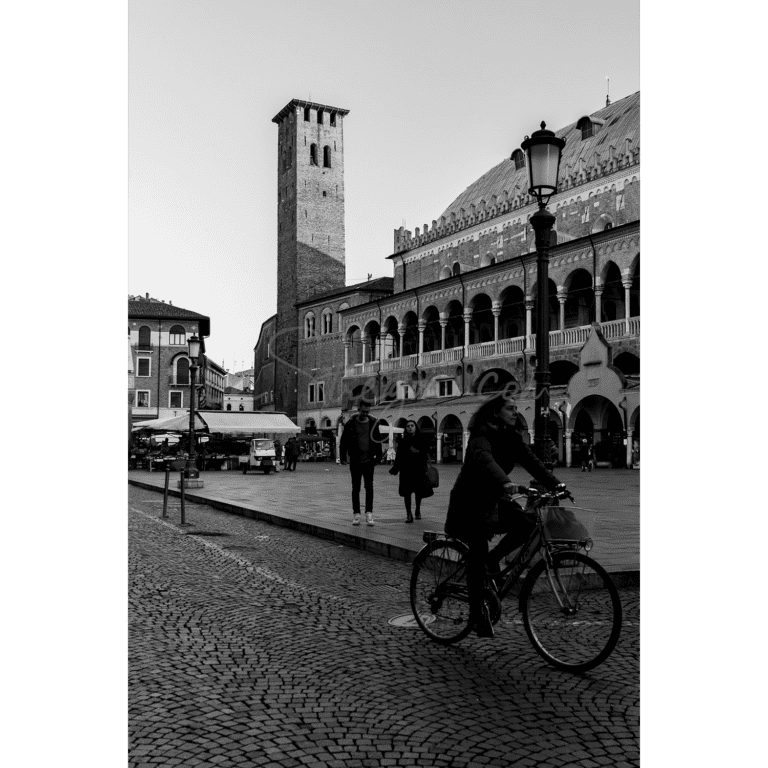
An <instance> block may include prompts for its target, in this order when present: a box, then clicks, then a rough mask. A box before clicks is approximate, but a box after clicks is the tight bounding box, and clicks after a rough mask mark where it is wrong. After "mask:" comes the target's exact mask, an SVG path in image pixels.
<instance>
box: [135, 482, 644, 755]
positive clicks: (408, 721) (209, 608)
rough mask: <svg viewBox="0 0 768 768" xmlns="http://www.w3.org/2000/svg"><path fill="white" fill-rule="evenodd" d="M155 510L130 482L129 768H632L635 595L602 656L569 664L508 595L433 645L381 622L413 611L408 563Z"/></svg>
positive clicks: (625, 594)
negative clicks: (484, 626)
mask: <svg viewBox="0 0 768 768" xmlns="http://www.w3.org/2000/svg"><path fill="white" fill-rule="evenodd" d="M170 503H171V504H175V505H178V499H172V500H171V502H170ZM161 510H162V496H160V495H158V494H157V493H156V492H153V491H147V490H142V489H137V488H130V490H129V564H130V574H129V576H130V614H129V618H130V634H129V642H130V680H129V684H130V689H129V707H130V760H129V765H130V768H144V767H145V766H146V767H149V766H174V765H182V766H217V767H220V768H227V767H228V766H251V765H253V766H281V767H284V768H291V767H292V766H329V767H330V768H336V767H338V768H347V767H349V768H352V767H353V766H407V765H410V766H446V767H447V766H481V765H483V766H486V765H487V766H505V767H506V766H510V765H515V766H542V767H545V768H561V767H566V766H574V767H575V766H579V768H597V767H598V766H603V765H605V766H612V767H613V768H626V767H627V766H637V765H639V756H638V748H639V741H638V712H639V710H638V696H639V693H638V685H639V680H638V676H639V663H638V657H639V650H638V644H639V599H638V592H637V590H636V589H623V590H622V591H621V593H622V601H623V603H624V608H625V617H624V618H625V623H624V628H623V631H622V637H621V639H620V641H619V645H618V646H617V648H616V650H615V651H614V653H613V654H612V656H611V657H610V658H609V659H608V660H607V661H606V662H605V663H604V664H602V665H601V666H600V667H598V668H597V669H595V670H592V671H591V672H589V673H587V674H584V675H573V674H567V673H563V672H560V671H558V670H556V669H554V668H552V667H550V666H549V665H547V664H546V663H545V662H544V661H543V660H542V659H540V657H539V656H538V655H537V654H536V653H535V651H534V650H533V648H532V647H531V646H530V644H529V643H528V640H527V638H526V635H525V632H524V630H523V627H522V625H521V624H520V623H519V614H516V613H515V612H514V610H513V606H512V604H509V603H505V604H504V609H505V613H504V616H503V617H502V620H501V622H500V624H499V625H497V633H496V637H495V638H494V639H492V640H485V639H479V638H475V637H469V638H466V639H465V640H463V641H461V642H460V643H458V644H457V645H454V646H450V647H443V646H440V645H437V644H436V643H433V642H432V641H430V640H429V639H428V638H427V637H426V636H425V635H423V634H422V633H421V632H420V630H418V629H417V628H411V627H398V626H393V625H390V624H389V623H388V622H389V620H390V619H392V618H393V617H396V616H402V615H409V614H410V607H409V601H408V579H409V575H410V567H409V565H408V564H406V563H401V562H396V561H393V560H387V559H385V558H381V557H377V556H375V555H371V554H368V553H365V552H361V551H359V550H356V549H351V548H348V547H344V546H339V545H338V544H335V543H333V542H331V541H327V540H324V539H320V538H316V537H312V536H309V535H306V534H303V533H300V532H298V531H292V530H290V529H287V528H282V527H278V526H273V525H269V524H268V523H264V522H261V521H255V520H250V519H247V518H242V517H238V516H233V515H230V514H227V513H226V512H221V511H218V510H215V509H212V508H210V507H208V506H204V505H198V504H194V505H189V506H188V509H187V512H188V519H189V520H190V521H191V522H192V523H193V526H191V527H189V528H180V527H179V526H178V525H177V524H176V522H173V523H171V522H167V521H163V520H161V519H160V512H161ZM171 519H173V520H174V521H175V520H178V514H174V515H173V516H172V518H171ZM214 534H218V535H214Z"/></svg>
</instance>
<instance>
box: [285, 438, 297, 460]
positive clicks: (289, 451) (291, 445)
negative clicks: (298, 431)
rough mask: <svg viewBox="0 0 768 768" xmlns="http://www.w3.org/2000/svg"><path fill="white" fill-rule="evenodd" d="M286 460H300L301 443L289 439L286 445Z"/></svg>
mask: <svg viewBox="0 0 768 768" xmlns="http://www.w3.org/2000/svg"><path fill="white" fill-rule="evenodd" d="M285 458H286V459H298V458H299V441H298V440H295V439H294V438H289V440H288V442H287V443H286V444H285Z"/></svg>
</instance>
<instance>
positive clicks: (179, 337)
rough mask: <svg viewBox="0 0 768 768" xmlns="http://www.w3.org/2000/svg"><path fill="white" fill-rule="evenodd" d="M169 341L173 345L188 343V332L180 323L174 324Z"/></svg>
mask: <svg viewBox="0 0 768 768" xmlns="http://www.w3.org/2000/svg"><path fill="white" fill-rule="evenodd" d="M168 343H169V344H171V345H173V346H183V345H184V344H186V343H187V332H186V331H185V330H184V328H183V327H182V326H180V325H174V326H173V327H172V328H171V330H170V333H169V338H168Z"/></svg>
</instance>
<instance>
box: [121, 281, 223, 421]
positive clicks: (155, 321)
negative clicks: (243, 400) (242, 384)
mask: <svg viewBox="0 0 768 768" xmlns="http://www.w3.org/2000/svg"><path fill="white" fill-rule="evenodd" d="M210 329H211V321H210V318H209V317H207V316H206V315H201V314H199V313H198V312H192V311H191V310H188V309H182V308H181V307H175V306H173V304H172V303H170V302H167V303H166V302H164V301H160V300H158V299H153V298H150V296H149V294H146V295H145V296H129V297H128V335H129V344H130V349H131V355H132V356H133V361H134V391H133V398H132V402H133V405H132V417H133V419H134V421H142V420H149V419H158V418H165V417H166V416H180V415H182V414H183V413H185V412H187V413H188V412H189V399H190V378H191V377H190V365H189V355H188V348H187V339H188V338H189V337H190V336H191V335H192V334H197V335H198V336H199V337H200V339H201V347H200V349H201V357H203V358H204V355H203V354H202V353H204V351H205V341H204V340H205V338H206V337H208V336H209V335H210ZM201 369H202V370H203V371H205V361H204V360H203V365H202V366H201V368H198V372H197V383H198V384H199V387H200V389H199V390H198V397H199V396H200V394H202V393H205V394H206V396H207V395H208V393H207V392H206V391H205V382H206V378H205V374H204V375H203V376H202V377H201V375H200V372H201ZM212 375H213V374H212ZM222 383H223V379H222ZM216 392H218V389H216ZM221 394H222V395H223V387H222V388H221ZM210 396H211V399H212V400H214V401H215V399H217V398H218V400H219V402H220V401H221V397H219V396H218V394H215V393H214V391H213V388H212V391H211V393H210ZM196 403H197V398H196Z"/></svg>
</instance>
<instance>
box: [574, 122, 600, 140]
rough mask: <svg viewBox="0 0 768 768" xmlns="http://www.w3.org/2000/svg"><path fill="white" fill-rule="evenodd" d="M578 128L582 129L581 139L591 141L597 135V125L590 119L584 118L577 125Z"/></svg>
mask: <svg viewBox="0 0 768 768" xmlns="http://www.w3.org/2000/svg"><path fill="white" fill-rule="evenodd" d="M576 127H577V128H579V129H581V139H582V141H583V140H584V139H589V138H591V137H592V136H594V135H595V133H596V131H595V125H594V123H593V122H592V121H591V120H590V119H589V118H588V117H582V118H581V120H579V122H578V123H577V124H576Z"/></svg>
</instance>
